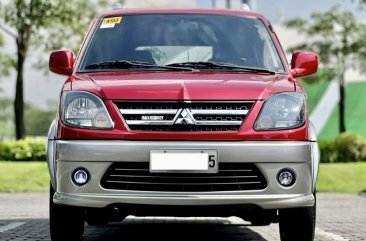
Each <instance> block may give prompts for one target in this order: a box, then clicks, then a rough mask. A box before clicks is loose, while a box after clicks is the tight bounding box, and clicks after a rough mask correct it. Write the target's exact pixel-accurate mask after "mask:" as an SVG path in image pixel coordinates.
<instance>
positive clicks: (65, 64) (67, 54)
mask: <svg viewBox="0 0 366 241" xmlns="http://www.w3.org/2000/svg"><path fill="white" fill-rule="evenodd" d="M73 65H74V53H73V52H72V51H71V50H60V51H55V52H52V53H51V55H50V61H49V68H50V70H51V71H52V72H54V73H56V74H61V75H67V76H69V75H71V74H72V71H73Z"/></svg>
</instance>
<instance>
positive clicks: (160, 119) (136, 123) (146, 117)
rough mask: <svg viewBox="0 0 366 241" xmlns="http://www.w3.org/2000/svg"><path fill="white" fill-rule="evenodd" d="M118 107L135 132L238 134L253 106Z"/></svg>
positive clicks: (249, 103)
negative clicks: (232, 132) (215, 132)
mask: <svg viewBox="0 0 366 241" xmlns="http://www.w3.org/2000/svg"><path fill="white" fill-rule="evenodd" d="M115 104H116V105H117V107H118V109H119V110H120V112H121V114H122V116H123V118H124V120H125V121H126V123H127V125H128V127H129V128H130V130H133V131H155V132H156V131H158V132H164V131H169V132H176V131H190V132H210V131H217V132H223V131H238V130H239V128H240V126H241V125H242V123H243V122H244V120H245V118H246V116H247V115H248V113H249V111H250V109H251V108H252V106H253V104H254V102H253V101H242V102H192V103H186V102H169V101H165V102H129V101H115Z"/></svg>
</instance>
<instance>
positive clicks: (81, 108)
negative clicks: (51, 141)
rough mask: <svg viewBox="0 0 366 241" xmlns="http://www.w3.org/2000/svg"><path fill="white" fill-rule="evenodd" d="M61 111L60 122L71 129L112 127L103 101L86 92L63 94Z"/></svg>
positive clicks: (67, 92)
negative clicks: (71, 127)
mask: <svg viewBox="0 0 366 241" xmlns="http://www.w3.org/2000/svg"><path fill="white" fill-rule="evenodd" d="M61 110H62V116H61V118H62V121H63V122H64V123H65V124H67V125H70V126H73V127H79V128H91V129H112V128H113V127H114V124H113V122H112V119H111V117H110V116H109V114H108V111H107V109H106V107H105V105H104V103H103V101H102V100H101V99H100V98H99V97H97V96H96V95H93V94H91V93H88V92H83V91H66V92H64V94H63V97H62V107H61Z"/></svg>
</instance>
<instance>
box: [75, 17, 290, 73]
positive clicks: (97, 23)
mask: <svg viewBox="0 0 366 241" xmlns="http://www.w3.org/2000/svg"><path fill="white" fill-rule="evenodd" d="M121 15H122V14H117V13H113V14H110V15H100V16H99V17H98V18H97V19H96V20H95V25H94V26H95V27H94V29H93V30H92V32H91V31H90V32H89V33H88V36H90V37H89V38H88V39H87V41H86V39H85V41H84V43H83V45H84V46H86V47H85V49H84V51H83V53H82V55H81V56H78V57H79V58H80V61H78V65H77V66H75V72H76V73H91V72H97V70H96V69H94V70H93V71H88V70H85V68H84V69H81V66H83V63H84V61H85V55H86V53H87V52H88V50H89V48H90V46H91V43H92V40H93V39H94V36H95V34H96V32H97V31H98V29H99V28H100V25H101V24H102V22H103V20H104V19H105V18H113V17H120V16H121ZM140 15H202V16H203V15H207V16H212V15H217V16H236V17H240V18H247V19H258V20H259V21H260V22H261V23H262V24H263V25H264V27H265V28H266V30H267V33H268V35H269V36H270V38H271V41H272V44H273V47H274V49H275V50H276V53H277V55H278V57H279V60H280V63H281V65H282V68H283V70H284V71H283V72H277V71H273V72H275V74H288V73H289V72H288V68H287V67H286V66H287V65H285V64H284V59H283V57H282V54H280V52H279V50H278V46H277V45H276V42H275V41H274V39H273V36H272V33H271V31H270V29H269V28H268V26H267V24H266V22H265V21H264V20H263V19H262V18H260V17H256V16H243V15H230V14H221V13H218V14H216V13H204V14H200V13H124V16H140ZM280 45H281V44H280ZM140 70H142V69H140ZM114 71H128V70H127V69H124V70H117V69H114ZM163 71H164V70H163ZM216 71H217V70H216ZM228 72H234V71H228ZM236 72H240V71H236ZM241 72H243V71H241Z"/></svg>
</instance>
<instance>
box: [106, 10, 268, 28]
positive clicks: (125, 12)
mask: <svg viewBox="0 0 366 241" xmlns="http://www.w3.org/2000/svg"><path fill="white" fill-rule="evenodd" d="M129 14H213V15H214V14H216V15H236V16H244V17H254V18H260V19H262V20H263V21H264V22H266V24H270V23H269V21H268V20H267V18H266V17H264V16H263V15H262V14H260V13H256V12H251V11H245V10H228V9H199V8H196V9H175V8H174V9H119V10H110V11H104V12H102V13H101V14H100V15H99V17H107V16H116V15H129Z"/></svg>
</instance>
